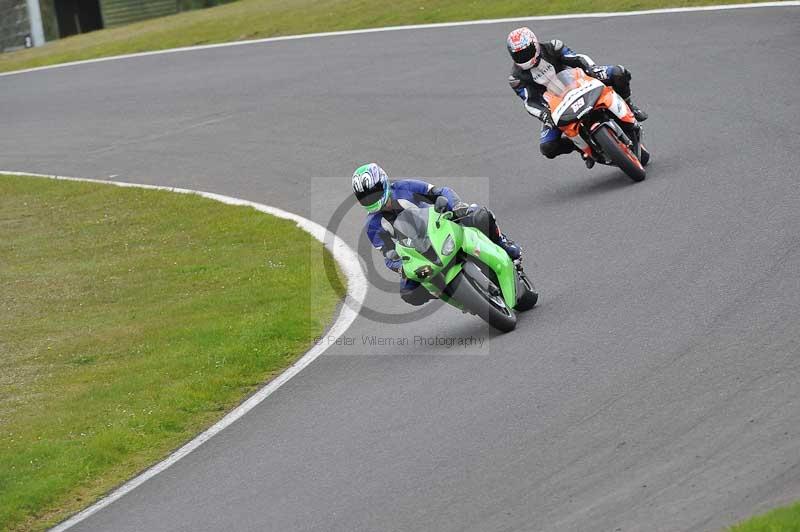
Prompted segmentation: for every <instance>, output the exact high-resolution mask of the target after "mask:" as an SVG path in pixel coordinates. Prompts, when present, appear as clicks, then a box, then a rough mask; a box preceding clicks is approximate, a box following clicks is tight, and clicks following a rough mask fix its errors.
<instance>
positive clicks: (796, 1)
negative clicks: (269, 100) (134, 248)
mask: <svg viewBox="0 0 800 532" xmlns="http://www.w3.org/2000/svg"><path fill="white" fill-rule="evenodd" d="M792 6H800V0H787V1H783V2H761V3H755V4H729V5H716V6H701V7H674V8H665V9H650V10H641V11H614V12H609V13H575V14H566V15H542V16H534V17H513V18H498V19H484V20H467V21H463V22H440V23H435V24H409V25H407V26H387V27H384V28H367V29H362V30H347V31H330V32H323V33H307V34H304V35H285V36H282V37H267V38H264V39H251V40H247V41H234V42H225V43H218V44H203V45H197V46H184V47H181V48H169V49H167V50H154V51H152V52H139V53H135V54H124V55H114V56H109V57H99V58H97V59H85V60H82V61H72V62H69V63H59V64H57V65H47V66H41V67H34V68H26V69H23V70H14V71H12V72H0V77H4V76H13V75H17V74H25V73H29V72H38V71H41V70H51V69H54V68H66V67H71V66H76V65H87V64H91V63H102V62H105V61H116V60H119V59H131V58H135V57H147V56H149V55H161V54H172V53H176V52H192V51H197V50H210V49H212V48H227V47H229V46H245V45H250V44H264V43H271V42H279V41H294V40H298V39H318V38H321V37H338V36H342V35H360V34H362V33H377V32H383V31H408V30H427V29H435V28H455V27H460V26H482V25H486V24H503V23H507V22H526V21H531V22H533V21H540V20H567V19H580V18H608V17H635V16H641V15H663V14H670V13H694V12H702V11H725V10H732V9H759V8H765V7H792Z"/></svg>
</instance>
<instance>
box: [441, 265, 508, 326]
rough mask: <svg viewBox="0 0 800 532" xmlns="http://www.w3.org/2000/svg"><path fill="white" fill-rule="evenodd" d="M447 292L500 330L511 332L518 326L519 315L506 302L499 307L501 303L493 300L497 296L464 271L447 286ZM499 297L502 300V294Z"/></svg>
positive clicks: (469, 310)
mask: <svg viewBox="0 0 800 532" xmlns="http://www.w3.org/2000/svg"><path fill="white" fill-rule="evenodd" d="M492 284H494V283H492ZM498 290H499V289H498ZM447 293H448V295H449V296H450V297H451V298H452V299H454V300H456V301H458V302H459V303H460V304H461V305H462V306H463V307H464V309H465V310H467V311H468V312H471V313H473V314H476V315H477V316H480V318H481V319H483V321H485V322H486V323H488V324H489V325H491V326H492V327H494V328H495V329H497V330H498V331H501V332H510V331H513V330H514V328H515V327H516V326H517V316H516V314H514V311H513V310H511V309H510V308H508V307H507V306H506V305H505V302H503V303H502V308H499V306H500V305H498V303H497V302H496V301H495V302H493V301H492V300H493V297H497V296H492V295H491V294H487V293H485V292H484V291H483V289H482V288H481V287H480V286H479V285H478V283H477V282H475V281H474V280H472V279H471V278H470V277H469V276H468V275H466V274H465V273H464V272H463V271H462V272H461V273H459V274H458V275H457V276H456V278H455V279H453V280H452V281H451V282H450V284H449V285H448V286H447ZM499 297H500V300H501V301H502V296H499Z"/></svg>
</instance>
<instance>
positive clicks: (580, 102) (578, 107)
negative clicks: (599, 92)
mask: <svg viewBox="0 0 800 532" xmlns="http://www.w3.org/2000/svg"><path fill="white" fill-rule="evenodd" d="M584 105H586V102H585V101H583V97H581V98H579V99H578V100H577V101H576V102H575V103H573V104H572V105H571V106H570V107H572V112H573V113H577V112H578V111H580V110H581V107H583V106H584Z"/></svg>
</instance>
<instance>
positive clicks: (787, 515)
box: [728, 502, 800, 532]
mask: <svg viewBox="0 0 800 532" xmlns="http://www.w3.org/2000/svg"><path fill="white" fill-rule="evenodd" d="M728 531H729V532H800V502H797V503H795V504H793V505H791V506H786V507H785V508H778V509H776V510H772V511H770V512H767V513H765V514H764V515H759V516H756V517H753V518H751V519H748V520H747V521H744V522H743V523H740V524H738V525H735V526H732V527H731V528H729V529H728Z"/></svg>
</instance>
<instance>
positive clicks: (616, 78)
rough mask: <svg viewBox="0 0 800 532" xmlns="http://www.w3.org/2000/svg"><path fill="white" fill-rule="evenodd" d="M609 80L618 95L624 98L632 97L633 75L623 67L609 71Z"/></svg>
mask: <svg viewBox="0 0 800 532" xmlns="http://www.w3.org/2000/svg"><path fill="white" fill-rule="evenodd" d="M608 74H609V78H610V79H611V83H612V86H613V87H614V90H615V91H617V94H619V95H620V96H622V97H623V98H628V97H630V95H631V73H630V71H629V70H628V69H627V68H625V67H624V66H622V65H616V66H613V67H611V68H610V69H608Z"/></svg>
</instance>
